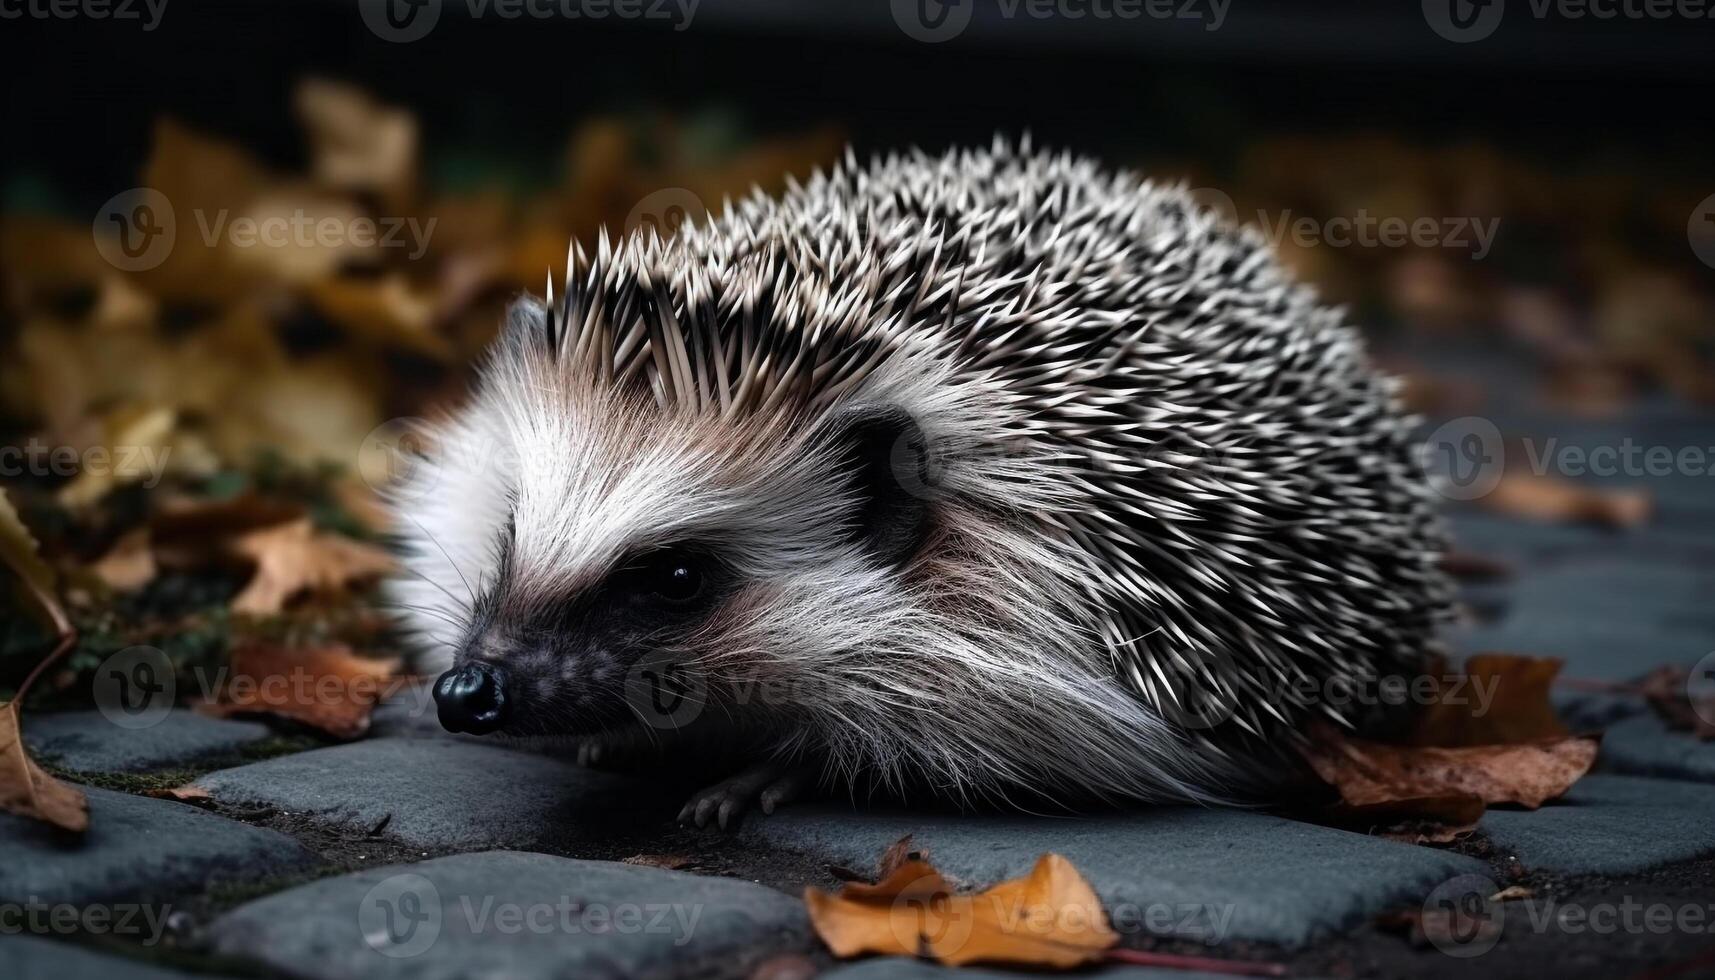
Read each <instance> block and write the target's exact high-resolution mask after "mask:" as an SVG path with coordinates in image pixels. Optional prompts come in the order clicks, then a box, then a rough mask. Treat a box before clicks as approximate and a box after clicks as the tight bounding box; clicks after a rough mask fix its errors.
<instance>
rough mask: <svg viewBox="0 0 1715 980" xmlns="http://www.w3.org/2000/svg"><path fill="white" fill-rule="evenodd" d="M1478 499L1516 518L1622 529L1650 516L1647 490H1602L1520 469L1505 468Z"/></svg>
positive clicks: (1485, 504)
mask: <svg viewBox="0 0 1715 980" xmlns="http://www.w3.org/2000/svg"><path fill="white" fill-rule="evenodd" d="M1477 499H1478V502H1479V503H1481V504H1482V505H1483V506H1484V507H1487V508H1488V509H1490V510H1494V511H1499V512H1501V513H1503V514H1511V515H1513V516H1515V517H1528V518H1532V519H1534V520H1539V521H1558V522H1566V523H1590V524H1600V525H1603V526H1605V527H1612V528H1621V529H1624V528H1629V527H1637V526H1638V525H1640V524H1642V523H1644V522H1645V521H1646V520H1648V519H1649V515H1650V495H1649V493H1648V492H1647V491H1644V490H1602V489H1597V488H1595V487H1587V486H1582V485H1580V484H1577V483H1573V482H1572V481H1570V480H1564V479H1561V478H1560V477H1557V476H1549V475H1540V476H1539V475H1537V474H1535V473H1531V472H1528V471H1522V470H1508V471H1507V472H1506V473H1504V474H1502V475H1501V478H1500V481H1499V482H1497V483H1496V484H1495V488H1494V489H1493V490H1490V491H1489V492H1488V493H1487V494H1484V495H1483V496H1482V497H1479V498H1477Z"/></svg>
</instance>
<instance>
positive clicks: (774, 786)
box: [679, 763, 807, 830]
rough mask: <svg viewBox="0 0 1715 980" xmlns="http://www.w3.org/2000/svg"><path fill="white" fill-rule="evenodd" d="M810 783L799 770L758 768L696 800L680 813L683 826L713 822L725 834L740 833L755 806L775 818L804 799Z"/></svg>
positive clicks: (706, 824)
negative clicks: (778, 811)
mask: <svg viewBox="0 0 1715 980" xmlns="http://www.w3.org/2000/svg"><path fill="white" fill-rule="evenodd" d="M806 783H807V779H806V777H805V775H804V773H803V772H802V771H800V770H798V769H795V768H789V767H786V766H781V765H778V764H774V763H766V764H763V765H758V766H754V767H752V768H750V769H746V770H745V771H743V772H741V773H739V774H738V775H736V776H733V777H732V778H730V779H726V780H722V781H721V782H719V783H716V784H715V785H713V786H710V787H709V788H707V789H705V790H702V791H701V792H699V793H697V794H696V795H694V796H692V797H691V799H690V801H689V802H688V803H686V804H685V806H684V808H683V809H681V810H680V811H679V822H680V823H681V824H687V823H694V824H695V825H696V826H698V827H707V826H709V822H710V820H711V818H712V819H713V821H714V823H715V824H716V825H717V826H719V827H720V829H722V830H732V829H737V827H738V825H739V824H740V823H742V822H743V818H744V813H745V811H746V810H748V809H750V808H751V806H752V805H757V806H759V807H760V808H761V810H762V812H763V813H766V814H772V813H773V812H774V811H775V809H776V808H778V807H780V806H781V805H783V804H785V803H790V802H791V801H793V800H795V799H797V798H798V797H799V796H800V795H802V791H803V788H804V786H805V785H806Z"/></svg>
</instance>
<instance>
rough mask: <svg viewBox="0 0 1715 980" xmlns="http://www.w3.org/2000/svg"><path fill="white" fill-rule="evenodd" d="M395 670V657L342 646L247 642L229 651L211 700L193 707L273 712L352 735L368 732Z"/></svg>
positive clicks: (219, 713) (222, 713)
mask: <svg viewBox="0 0 1715 980" xmlns="http://www.w3.org/2000/svg"><path fill="white" fill-rule="evenodd" d="M398 670H399V662H398V661H397V660H374V659H369V658H365V657H359V656H356V655H355V654H353V653H352V651H351V648H350V647H347V646H345V645H343V644H334V645H331V646H326V647H309V648H289V647H281V646H273V645H268V644H261V643H255V644H249V645H245V646H240V647H238V648H236V649H234V650H233V651H232V657H231V666H230V668H229V671H228V673H227V675H226V677H225V680H224V683H223V684H222V685H221V689H220V691H219V692H218V694H217V695H216V700H214V701H212V702H205V703H203V704H202V705H199V706H198V710H199V711H201V712H202V713H203V714H206V715H211V716H213V717H216V718H226V717H230V716H232V715H244V714H265V715H273V716H275V717H279V718H287V719H290V720H292V721H296V722H299V723H300V724H304V725H308V726H310V727H311V728H315V729H318V730H320V731H324V732H326V733H328V734H329V735H332V736H334V737H335V738H345V739H350V738H357V737H358V736H360V735H362V734H363V733H364V732H367V731H368V730H369V721H370V714H371V713H372V712H373V711H374V710H375V705H376V703H377V702H378V701H380V700H381V698H382V697H383V696H384V695H385V694H387V693H388V692H389V690H390V688H391V687H392V685H393V684H394V683H395V674H396V673H397V672H398Z"/></svg>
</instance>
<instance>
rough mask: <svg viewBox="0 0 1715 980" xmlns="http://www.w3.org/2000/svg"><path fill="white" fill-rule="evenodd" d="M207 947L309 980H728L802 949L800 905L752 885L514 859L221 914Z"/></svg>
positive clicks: (280, 897) (427, 865)
mask: <svg viewBox="0 0 1715 980" xmlns="http://www.w3.org/2000/svg"><path fill="white" fill-rule="evenodd" d="M209 937H210V940H211V942H212V945H213V948H214V950H215V951H216V952H220V953H224V954H229V955H233V956H241V957H247V958H251V959H256V960H260V961H261V962H262V963H263V964H265V965H267V966H268V967H271V968H272V969H275V970H278V971H281V972H283V973H285V974H287V975H289V976H293V977H305V978H313V980H343V978H363V980H371V978H377V980H385V978H388V977H409V978H412V980H437V978H448V980H454V978H457V980H464V978H469V977H506V978H508V980H531V978H535V977H579V978H583V977H589V978H593V980H600V978H604V977H636V976H648V977H667V976H683V977H712V978H720V977H735V978H736V977H744V976H747V975H748V973H749V971H750V969H751V968H752V967H754V966H755V965H756V964H757V963H759V962H761V961H762V960H764V959H767V958H768V957H770V956H775V955H779V954H781V953H784V952H801V951H808V950H809V949H811V948H812V946H811V944H812V942H813V939H812V936H811V932H810V925H809V920H808V918H807V916H806V915H805V913H804V908H803V903H802V902H801V901H800V900H799V899H797V898H795V897H792V896H789V895H785V894H782V893H780V892H777V891H774V890H773V889H770V888H765V887H763V886H761V885H757V884H752V883H750V882H746V881H737V880H733V879H730V878H710V877H700V876H697V875H690V874H684V873H682V872H677V871H663V870H661V869H659V868H649V867H642V866H637V865H628V864H620V863H617V862H609V861H580V860H574V859H571V858H561V857H552V856H549V855H546V854H529V853H523V852H517V851H489V852H484V853H478V854H460V855H457V856H454V857H445V858H437V859H435V860H431V861H424V862H421V863H418V864H410V865H403V866H398V867H393V868H376V869H371V870H366V871H360V872H357V873H355V874H348V875H343V876H340V877H338V878H329V879H324V880H322V881H316V882H312V883H310V884H307V885H302V886H300V887H298V888H294V889H291V890H289V891H286V892H282V893H279V894H276V895H270V896H268V897H266V898H262V899H258V900H257V901H254V902H251V903H250V904H248V905H244V906H242V907H240V908H238V909H236V910H234V911H232V912H230V913H228V914H226V915H225V916H223V917H221V918H220V919H217V920H216V921H215V922H214V923H212V924H211V925H210V927H209Z"/></svg>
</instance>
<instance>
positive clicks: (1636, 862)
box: [1480, 775, 1715, 874]
mask: <svg viewBox="0 0 1715 980" xmlns="http://www.w3.org/2000/svg"><path fill="white" fill-rule="evenodd" d="M1480 829H1481V830H1482V831H1483V832H1484V833H1485V834H1487V835H1488V836H1489V838H1490V839H1491V840H1492V841H1494V843H1495V845H1496V846H1497V847H1499V848H1502V849H1503V850H1505V851H1506V852H1508V853H1510V854H1513V855H1515V856H1517V858H1518V859H1519V861H1520V862H1521V863H1522V864H1523V865H1524V866H1525V867H1526V868H1527V869H1529V870H1533V871H1560V872H1569V873H1575V874H1581V873H1604V874H1617V873H1623V872H1631V871H1641V870H1643V869H1645V868H1650V867H1654V866H1656V865H1661V864H1667V863H1669V862H1673V861H1683V860H1686V859H1688V858H1693V857H1697V856H1699V855H1703V854H1708V853H1710V852H1712V851H1715V786H1704V785H1701V784H1698V783H1690V782H1681V781H1677V780H1670V779H1642V778H1638V777H1633V776H1607V775H1594V776H1585V777H1584V778H1583V779H1581V780H1579V781H1578V783H1577V784H1576V785H1575V786H1573V787H1572V790H1571V792H1569V793H1567V794H1566V796H1565V797H1564V798H1563V799H1561V800H1559V801H1556V802H1554V803H1550V804H1548V805H1546V806H1544V807H1542V808H1541V809H1540V810H1534V811H1523V810H1490V811H1489V812H1488V813H1487V814H1484V816H1483V822H1482V824H1481V825H1480Z"/></svg>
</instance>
